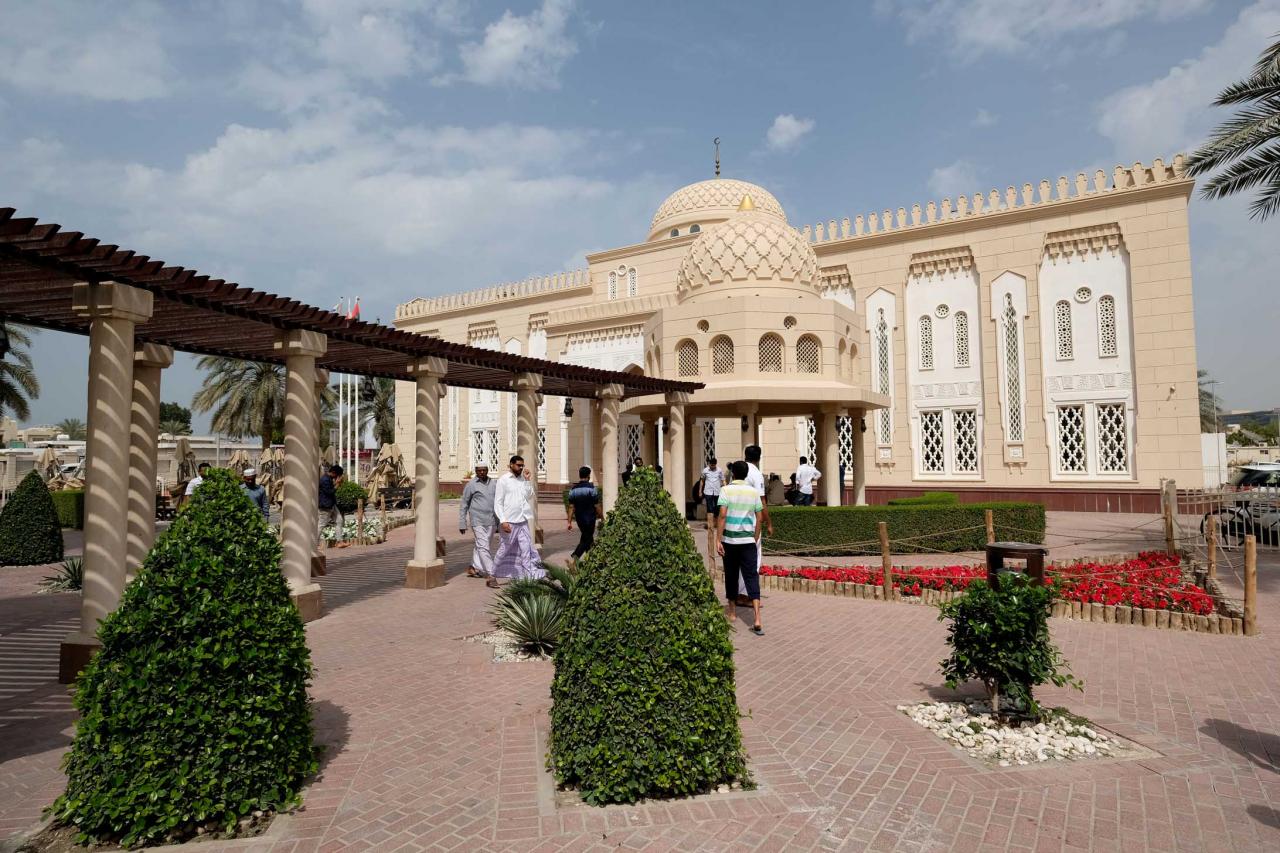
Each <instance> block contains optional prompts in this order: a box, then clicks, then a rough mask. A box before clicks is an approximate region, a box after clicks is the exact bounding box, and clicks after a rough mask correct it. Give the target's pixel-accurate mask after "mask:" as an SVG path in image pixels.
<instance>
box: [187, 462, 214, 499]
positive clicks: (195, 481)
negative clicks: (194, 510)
mask: <svg viewBox="0 0 1280 853" xmlns="http://www.w3.org/2000/svg"><path fill="white" fill-rule="evenodd" d="M207 473H209V463H208V462H201V463H200V464H199V465H197V466H196V475H195V476H194V477H192V478H191V479H190V480H188V481H187V488H186V491H184V492H183V493H182V496H183V498H189V497H191V496H192V495H194V494H195V493H196V489H198V488H200V484H201V483H203V482H204V475H205V474H207Z"/></svg>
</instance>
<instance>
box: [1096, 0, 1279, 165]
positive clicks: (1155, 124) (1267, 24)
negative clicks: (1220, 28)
mask: <svg viewBox="0 0 1280 853" xmlns="http://www.w3.org/2000/svg"><path fill="white" fill-rule="evenodd" d="M1276 32H1280V0H1262V2H1258V3H1254V4H1253V5H1252V6H1249V7H1248V8H1246V9H1244V10H1243V11H1242V12H1241V13H1240V15H1239V17H1237V18H1236V20H1235V21H1234V22H1233V23H1232V24H1231V25H1230V26H1229V27H1228V28H1227V29H1226V32H1224V33H1223V35H1222V37H1221V38H1220V39H1219V40H1218V41H1217V42H1216V43H1214V44H1211V45H1209V46H1208V47H1206V48H1204V49H1203V50H1202V51H1201V52H1200V55H1199V56H1197V57H1195V58H1194V59H1188V60H1186V61H1184V62H1180V63H1179V64H1177V65H1175V66H1174V67H1173V68H1171V69H1169V71H1168V72H1167V73H1166V74H1164V75H1162V76H1160V77H1158V78H1157V79H1155V80H1152V81H1150V82H1148V83H1143V84H1140V85H1137V86H1130V87H1129V88H1127V89H1122V90H1120V91H1118V92H1116V93H1114V94H1112V95H1110V96H1109V97H1107V98H1105V99H1104V100H1103V101H1102V104H1101V106H1100V108H1099V111H1098V115H1099V117H1098V131H1099V132H1100V133H1101V134H1102V135H1103V136H1105V137H1106V138H1108V139H1110V140H1111V142H1112V144H1113V146H1114V148H1115V153H1116V156H1117V157H1119V158H1120V162H1122V163H1129V162H1132V161H1133V160H1134V159H1135V158H1137V159H1142V160H1147V159H1150V158H1151V157H1155V156H1168V155H1171V154H1173V153H1175V152H1178V151H1187V150H1189V149H1191V148H1193V147H1194V146H1195V145H1196V144H1197V143H1198V142H1199V141H1200V140H1201V139H1202V138H1203V137H1204V135H1205V133H1206V132H1207V131H1208V130H1209V128H1210V127H1211V126H1212V125H1213V124H1214V123H1215V122H1217V121H1220V120H1222V119H1224V118H1226V117H1227V116H1228V115H1229V114H1230V113H1228V112H1227V111H1226V110H1223V109H1218V108H1214V107H1211V106H1210V102H1211V101H1212V100H1213V98H1214V97H1215V96H1216V95H1217V94H1218V92H1219V91H1221V90H1222V89H1223V88H1224V87H1225V86H1226V85H1227V84H1229V83H1231V82H1233V81H1235V80H1239V79H1241V78H1243V77H1246V76H1248V74H1249V72H1250V70H1251V69H1252V67H1253V63H1254V62H1255V61H1256V60H1257V57H1258V54H1259V53H1261V52H1262V49H1263V48H1264V47H1265V46H1266V45H1267V44H1268V43H1269V42H1270V40H1271V38H1272V37H1273V35H1274V34H1275V33H1276Z"/></svg>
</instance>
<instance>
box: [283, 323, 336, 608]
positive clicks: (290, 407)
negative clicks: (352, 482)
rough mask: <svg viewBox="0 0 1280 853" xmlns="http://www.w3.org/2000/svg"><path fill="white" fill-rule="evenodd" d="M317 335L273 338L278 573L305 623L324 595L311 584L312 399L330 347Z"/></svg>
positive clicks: (315, 484)
mask: <svg viewBox="0 0 1280 853" xmlns="http://www.w3.org/2000/svg"><path fill="white" fill-rule="evenodd" d="M328 345H329V342H328V339H326V338H325V336H324V335H322V334H320V333H319V332H312V331H307V330H305V329H293V330H290V331H288V332H283V333H281V335H280V337H279V338H277V339H276V347H275V348H276V352H278V353H281V354H282V355H283V356H284V368H285V382H284V393H285V399H284V507H283V508H282V510H281V513H280V516H281V519H280V539H281V544H282V545H283V549H284V556H283V557H282V558H281V560H280V570H281V572H282V573H283V574H284V579H285V581H286V582H288V584H289V597H290V598H292V599H293V602H294V604H295V605H297V607H298V614H299V615H300V616H301V617H302V621H303V622H309V621H311V620H312V619H317V618H319V617H320V614H321V612H322V611H323V609H324V593H323V591H322V590H321V589H320V585H319V584H318V583H315V582H314V581H312V580H311V555H312V554H313V553H314V552H315V548H316V537H317V535H318V527H319V521H320V509H319V506H320V503H319V501H320V498H319V492H320V438H319V435H318V434H317V430H318V427H319V417H318V415H317V412H318V411H319V408H320V406H319V401H318V400H317V398H316V359H317V358H318V357H320V356H322V355H324V354H325V352H326V351H327V349H328Z"/></svg>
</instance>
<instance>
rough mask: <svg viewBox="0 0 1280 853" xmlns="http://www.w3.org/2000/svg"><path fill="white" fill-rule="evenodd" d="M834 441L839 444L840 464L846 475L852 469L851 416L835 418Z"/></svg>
mask: <svg viewBox="0 0 1280 853" xmlns="http://www.w3.org/2000/svg"><path fill="white" fill-rule="evenodd" d="M836 442H837V444H839V446H840V464H841V465H842V466H844V470H845V475H846V476H847V475H848V474H849V472H851V471H852V470H853V418H848V417H841V418H838V419H837V420H836Z"/></svg>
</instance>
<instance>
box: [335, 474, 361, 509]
mask: <svg viewBox="0 0 1280 853" xmlns="http://www.w3.org/2000/svg"><path fill="white" fill-rule="evenodd" d="M336 495H337V499H338V509H339V510H341V511H342V512H343V513H344V514H345V513H349V512H355V511H356V504H357V503H358V502H360V501H364V502H365V503H366V504H367V503H368V502H369V492H368V491H366V490H365V487H364V486H362V485H360V484H359V483H356V482H353V481H351V480H343V481H342V483H341V484H340V485H339V486H338V488H337V492H336Z"/></svg>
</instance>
